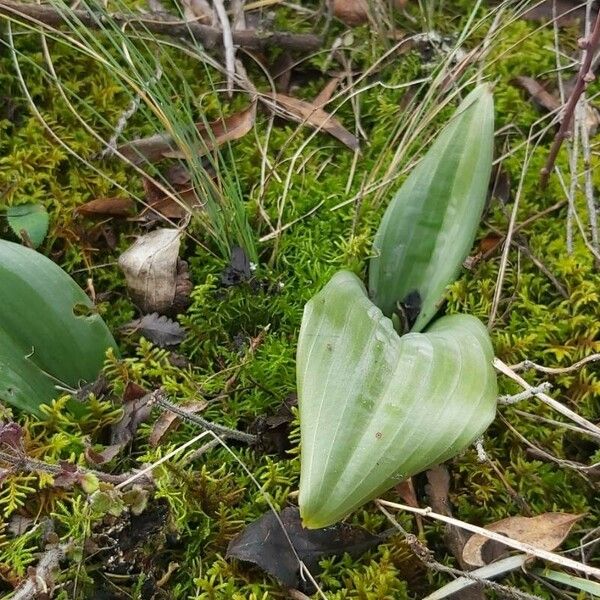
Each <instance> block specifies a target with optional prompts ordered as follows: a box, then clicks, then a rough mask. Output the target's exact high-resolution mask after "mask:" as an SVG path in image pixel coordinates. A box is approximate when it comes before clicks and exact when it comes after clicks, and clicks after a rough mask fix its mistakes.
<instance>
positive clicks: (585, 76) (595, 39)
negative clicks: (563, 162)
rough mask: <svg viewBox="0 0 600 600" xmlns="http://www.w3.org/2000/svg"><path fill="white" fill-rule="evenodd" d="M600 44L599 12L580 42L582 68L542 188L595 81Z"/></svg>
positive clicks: (553, 147) (551, 151)
mask: <svg viewBox="0 0 600 600" xmlns="http://www.w3.org/2000/svg"><path fill="white" fill-rule="evenodd" d="M599 44H600V12H598V14H597V15H596V22H595V23H594V28H593V30H592V32H591V33H590V35H588V36H587V37H585V38H583V39H581V40H579V45H580V47H581V48H582V49H583V50H584V56H583V60H582V61H581V67H580V69H579V73H578V75H577V80H576V81H575V85H574V86H573V90H572V91H571V95H570V96H569V100H568V101H567V105H566V106H565V110H564V114H563V119H562V122H561V124H560V128H559V129H558V132H557V133H556V136H555V137H554V141H553V142H552V147H551V148H550V152H549V153H548V158H547V159H546V164H545V165H544V167H543V168H542V171H541V177H540V183H541V185H542V187H546V184H547V183H548V178H549V176H550V173H551V172H552V170H553V169H554V163H555V162H556V157H557V156H558V151H559V150H560V147H561V146H562V143H563V141H564V139H565V138H566V137H567V135H568V132H569V129H570V126H571V121H572V120H573V114H574V113H575V107H576V106H577V103H578V102H579V97H580V96H581V94H582V93H583V91H584V90H585V88H586V87H587V85H588V83H589V82H590V81H593V79H594V74H593V72H592V71H591V69H590V68H591V66H592V60H593V58H594V54H595V52H596V49H597V48H598V45H599Z"/></svg>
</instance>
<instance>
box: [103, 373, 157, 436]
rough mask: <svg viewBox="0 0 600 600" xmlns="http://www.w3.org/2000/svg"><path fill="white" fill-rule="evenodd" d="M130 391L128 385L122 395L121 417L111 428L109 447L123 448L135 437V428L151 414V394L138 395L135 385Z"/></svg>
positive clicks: (137, 387)
mask: <svg viewBox="0 0 600 600" xmlns="http://www.w3.org/2000/svg"><path fill="white" fill-rule="evenodd" d="M131 385H132V386H135V387H133V388H131V389H128V388H129V385H128V387H127V388H125V393H124V394H123V416H122V417H121V420H120V421H118V422H117V423H115V424H114V425H113V426H112V428H111V436H110V443H111V446H116V445H119V446H121V447H122V446H125V445H126V444H128V443H129V442H130V441H131V440H132V439H133V438H134V436H135V433H136V431H137V428H138V427H139V425H140V424H141V423H143V422H144V421H145V420H146V419H147V418H148V417H149V416H150V413H151V412H152V406H151V402H150V400H151V399H152V392H151V393H149V394H144V395H140V390H141V391H143V388H140V386H138V385H137V384H135V383H134V384H131Z"/></svg>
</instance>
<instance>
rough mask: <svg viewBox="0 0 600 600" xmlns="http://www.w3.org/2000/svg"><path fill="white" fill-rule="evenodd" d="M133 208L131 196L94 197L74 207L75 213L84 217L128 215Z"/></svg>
mask: <svg viewBox="0 0 600 600" xmlns="http://www.w3.org/2000/svg"><path fill="white" fill-rule="evenodd" d="M134 210H135V202H134V201H133V200H132V199H131V198H120V197H114V198H95V199H94V200H90V201H89V202H86V203H85V204H82V205H81V206H78V207H77V208H76V209H75V214H78V215H83V216H84V217H129V216H130V215H131V214H132V213H133V212H134Z"/></svg>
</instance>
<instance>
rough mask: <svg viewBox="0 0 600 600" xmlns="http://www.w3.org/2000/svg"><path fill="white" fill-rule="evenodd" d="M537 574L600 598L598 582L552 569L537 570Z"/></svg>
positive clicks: (599, 584)
mask: <svg viewBox="0 0 600 600" xmlns="http://www.w3.org/2000/svg"><path fill="white" fill-rule="evenodd" d="M535 573H536V574H537V575H541V576H542V577H545V578H546V579H550V581H556V582H557V583H564V584H565V585H570V586H571V587H574V588H576V589H578V590H581V591H582V592H586V593H588V594H590V595H591V596H592V597H593V598H600V583H598V582H596V581H590V580H589V579H583V578H582V577H575V576H574V575H569V574H568V573H561V572H560V571H553V570H552V569H536V570H535Z"/></svg>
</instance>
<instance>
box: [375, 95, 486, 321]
mask: <svg viewBox="0 0 600 600" xmlns="http://www.w3.org/2000/svg"><path fill="white" fill-rule="evenodd" d="M493 139H494V105H493V99H492V94H491V92H490V90H489V87H488V86H487V85H482V86H480V87H478V88H476V89H475V90H474V91H473V92H471V93H470V94H469V95H468V96H467V97H466V98H465V100H464V101H463V102H462V104H461V105H460V106H459V107H458V109H457V111H456V114H455V115H454V117H453V118H452V119H451V121H450V122H449V123H448V124H447V125H446V127H445V128H444V129H443V130H442V132H441V133H440V134H439V136H438V137H437V138H436V140H435V142H434V143H433V145H432V146H431V148H430V149H429V151H428V152H427V154H426V155H425V156H424V158H423V159H422V160H421V162H420V163H419V164H418V165H417V166H416V167H415V168H414V169H413V171H412V172H411V173H410V175H409V176H408V178H407V179H406V181H405V182H404V184H403V185H402V187H401V188H400V189H399V190H398V192H397V194H396V196H395V197H394V199H393V200H392V201H391V203H390V205H389V206H388V208H387V210H386V212H385V215H384V217H383V220H382V221H381V225H380V226H379V230H378V231H377V235H376V236H375V239H374V241H373V247H374V251H373V253H374V257H373V258H372V259H371V264H370V267H369V292H370V295H371V298H372V299H373V302H374V303H375V304H376V305H377V306H379V308H381V310H382V311H383V313H384V314H385V315H386V316H388V317H391V316H392V314H393V313H394V311H395V310H396V307H397V304H398V303H402V302H403V301H404V300H405V299H406V298H407V297H410V295H411V294H412V295H413V296H414V294H415V292H416V293H418V295H419V296H420V301H421V312H420V313H419V316H418V317H417V319H416V322H415V323H414V326H413V327H412V330H413V331H421V330H422V329H423V328H424V327H425V326H426V325H427V323H428V322H429V321H430V320H431V318H432V317H433V316H434V314H435V313H436V311H437V309H438V307H439V305H440V302H441V300H442V298H443V294H444V290H445V288H446V286H447V285H448V284H449V283H451V282H452V281H453V280H454V279H455V278H456V275H457V273H458V271H459V269H460V266H461V264H462V262H463V261H464V259H465V258H466V257H467V255H468V253H469V250H470V249H471V247H472V245H473V241H474V239H475V234H476V232H477V228H478V225H479V221H480V219H481V213H482V211H483V207H484V205H485V200H486V193H487V187H488V183H489V179H490V173H491V168H492V151H493Z"/></svg>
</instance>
